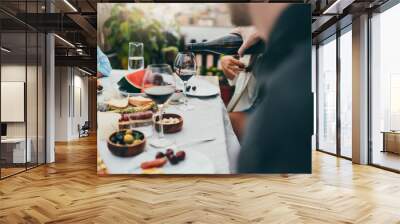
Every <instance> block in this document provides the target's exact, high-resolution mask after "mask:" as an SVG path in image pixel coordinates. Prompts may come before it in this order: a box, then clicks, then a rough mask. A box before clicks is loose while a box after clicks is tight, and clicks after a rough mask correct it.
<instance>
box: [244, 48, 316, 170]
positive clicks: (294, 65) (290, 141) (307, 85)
mask: <svg viewBox="0 0 400 224" xmlns="http://www.w3.org/2000/svg"><path fill="white" fill-rule="evenodd" d="M299 52H300V54H294V55H292V57H291V58H289V59H288V60H286V61H285V63H284V66H281V67H280V68H277V69H276V70H275V71H274V74H272V75H268V78H264V79H263V80H262V82H263V83H262V85H263V87H264V91H263V94H264V95H263V96H262V97H263V100H262V101H261V102H260V104H259V105H258V106H257V108H256V110H255V111H254V114H253V115H252V117H251V118H250V121H249V124H248V126H247V130H246V135H245V138H244V142H243V146H242V149H241V152H240V155H239V161H238V169H239V173H310V172H311V135H312V128H313V116H312V115H313V100H312V94H311V61H308V58H306V59H304V49H300V50H299ZM296 55H300V56H302V57H296ZM306 55H307V54H306Z"/></svg>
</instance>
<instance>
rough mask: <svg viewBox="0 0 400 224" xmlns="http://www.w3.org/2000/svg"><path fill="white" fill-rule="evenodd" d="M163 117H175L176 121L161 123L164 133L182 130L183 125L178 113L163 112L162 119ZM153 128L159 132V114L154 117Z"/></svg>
mask: <svg viewBox="0 0 400 224" xmlns="http://www.w3.org/2000/svg"><path fill="white" fill-rule="evenodd" d="M164 119H177V120H178V122H176V123H171V124H168V123H167V124H163V129H164V133H166V134H172V133H177V132H180V131H181V130H182V127H183V118H182V117H181V116H180V115H178V114H163V120H164ZM155 121H156V122H155V128H156V131H157V132H160V122H159V116H156V117H155Z"/></svg>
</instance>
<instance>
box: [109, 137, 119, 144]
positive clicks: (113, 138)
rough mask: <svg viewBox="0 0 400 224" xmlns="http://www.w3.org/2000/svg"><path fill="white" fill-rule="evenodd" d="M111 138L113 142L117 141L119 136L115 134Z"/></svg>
mask: <svg viewBox="0 0 400 224" xmlns="http://www.w3.org/2000/svg"><path fill="white" fill-rule="evenodd" d="M110 140H111V142H112V143H117V138H116V137H115V135H113V136H111V138H110Z"/></svg>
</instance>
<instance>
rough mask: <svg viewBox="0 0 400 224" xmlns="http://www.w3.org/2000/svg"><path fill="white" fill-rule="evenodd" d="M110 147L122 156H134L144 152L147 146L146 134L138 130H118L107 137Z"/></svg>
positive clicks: (114, 152) (113, 151) (115, 153)
mask: <svg viewBox="0 0 400 224" xmlns="http://www.w3.org/2000/svg"><path fill="white" fill-rule="evenodd" d="M107 146H108V149H109V150H110V151H111V153H112V154H114V155H116V156H120V157H132V156H136V155H138V154H140V153H141V152H143V150H144V148H145V146H146V138H145V137H144V134H143V133H142V132H140V131H137V130H123V131H117V132H114V133H112V134H111V135H110V137H109V138H108V139H107Z"/></svg>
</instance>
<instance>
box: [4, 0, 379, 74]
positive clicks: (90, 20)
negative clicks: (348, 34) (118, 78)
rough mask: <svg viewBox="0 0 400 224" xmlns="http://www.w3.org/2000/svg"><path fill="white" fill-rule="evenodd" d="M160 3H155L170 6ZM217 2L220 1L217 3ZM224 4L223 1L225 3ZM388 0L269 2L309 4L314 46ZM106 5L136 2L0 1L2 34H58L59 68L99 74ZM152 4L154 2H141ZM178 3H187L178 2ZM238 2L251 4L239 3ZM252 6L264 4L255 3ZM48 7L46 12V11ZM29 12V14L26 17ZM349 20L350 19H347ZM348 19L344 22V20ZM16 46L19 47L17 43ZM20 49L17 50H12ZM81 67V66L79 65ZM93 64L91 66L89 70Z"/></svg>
mask: <svg viewBox="0 0 400 224" xmlns="http://www.w3.org/2000/svg"><path fill="white" fill-rule="evenodd" d="M168 1H170V0H159V1H156V2H168ZM206 1H210V2H216V0H205V1H204V0H203V1H201V0H199V2H206ZM217 1H218V0H217ZM224 1H225V0H221V2H224ZM386 1H387V0H304V1H303V0H286V1H285V0H271V1H269V2H291V3H308V4H311V6H312V10H313V21H312V32H313V39H314V43H316V42H318V41H319V39H321V38H324V37H326V36H329V35H331V33H332V32H335V29H336V28H335V27H334V26H335V25H336V26H337V24H338V23H337V21H339V20H342V21H344V22H342V23H340V25H341V26H345V25H346V21H348V22H349V23H351V16H353V15H357V14H358V13H360V12H363V11H365V10H369V9H373V8H376V7H378V6H380V5H381V4H383V3H385V2H386ZM106 2H133V1H132V0H47V5H46V0H1V2H0V22H1V28H2V32H6V33H7V32H10V33H18V32H25V30H26V28H28V29H29V30H32V31H35V30H36V31H41V32H55V33H57V34H58V35H59V36H60V37H61V38H62V39H64V40H66V41H67V42H69V43H72V44H73V45H74V47H71V44H68V43H66V42H65V41H63V40H62V39H60V38H56V56H59V57H58V58H56V59H57V60H56V63H57V64H59V65H64V64H68V63H70V62H73V63H76V64H75V65H76V66H85V67H87V68H88V69H89V70H91V71H95V70H96V63H95V61H96V45H97V41H96V39H97V35H96V28H97V15H96V14H97V3H106ZM142 2H152V1H142ZM175 2H187V1H186V0H175ZM237 2H249V1H242V0H238V1H237ZM251 2H264V1H263V0H255V1H251ZM46 7H47V8H46ZM50 9H51V11H52V13H48V12H49V11H50ZM26 12H27V13H26ZM346 17H347V18H346ZM344 18H345V19H344ZM16 44H17V43H16ZM11 47H17V46H11ZM80 63H81V64H80ZM90 64H92V66H88V65H90Z"/></svg>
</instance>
